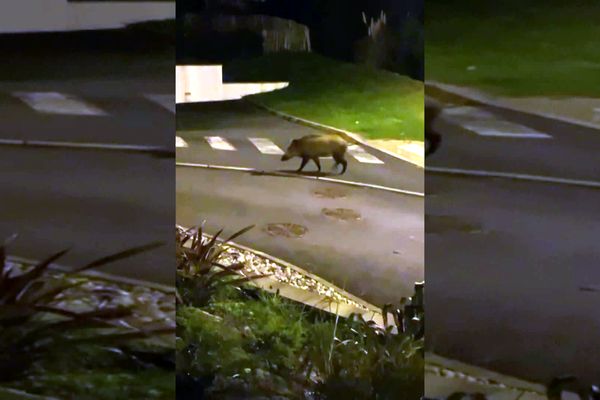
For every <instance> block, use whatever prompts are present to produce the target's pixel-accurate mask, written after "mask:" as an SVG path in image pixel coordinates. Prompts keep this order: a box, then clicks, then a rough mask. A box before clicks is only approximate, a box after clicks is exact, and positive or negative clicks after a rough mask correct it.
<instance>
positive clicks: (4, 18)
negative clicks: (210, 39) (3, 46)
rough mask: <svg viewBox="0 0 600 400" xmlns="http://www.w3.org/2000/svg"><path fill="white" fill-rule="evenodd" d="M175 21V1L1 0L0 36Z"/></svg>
mask: <svg viewBox="0 0 600 400" xmlns="http://www.w3.org/2000/svg"><path fill="white" fill-rule="evenodd" d="M174 18H175V2H106V1H103V2H83V3H70V2H68V1H67V0H0V33H22V32H47V31H69V30H86V29H112V28H120V27H123V26H124V25H127V24H130V23H134V22H143V21H152V20H163V19H174Z"/></svg>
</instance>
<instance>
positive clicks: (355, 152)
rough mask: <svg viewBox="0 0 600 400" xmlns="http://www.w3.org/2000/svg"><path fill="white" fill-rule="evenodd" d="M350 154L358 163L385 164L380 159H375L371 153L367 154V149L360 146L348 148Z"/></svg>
mask: <svg viewBox="0 0 600 400" xmlns="http://www.w3.org/2000/svg"><path fill="white" fill-rule="evenodd" d="M348 153H349V154H350V155H351V156H352V157H354V158H355V159H356V161H358V162H361V163H366V164H383V163H384V162H383V161H381V160H380V159H379V158H377V157H375V156H374V155H373V154H371V153H367V151H365V149H363V148H362V147H360V146H358V145H355V144H354V145H351V146H348Z"/></svg>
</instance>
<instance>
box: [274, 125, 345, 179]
mask: <svg viewBox="0 0 600 400" xmlns="http://www.w3.org/2000/svg"><path fill="white" fill-rule="evenodd" d="M347 148H348V144H347V143H346V142H345V141H344V139H342V138H341V137H339V136H338V135H334V134H328V135H308V136H304V137H301V138H300V139H294V140H292V143H291V144H290V145H289V147H288V148H287V150H286V152H285V154H284V155H283V156H282V157H281V161H287V160H289V159H291V158H294V157H300V158H302V163H301V164H300V168H298V172H300V171H302V169H303V168H304V167H305V166H306V163H308V160H313V161H314V163H315V164H316V165H317V168H318V169H319V172H321V163H320V162H319V157H329V156H332V157H333V159H334V160H335V166H336V168H337V166H338V165H339V164H342V172H341V173H342V174H343V173H344V172H346V168H347V166H348V162H347V161H346V157H345V155H346V149H347Z"/></svg>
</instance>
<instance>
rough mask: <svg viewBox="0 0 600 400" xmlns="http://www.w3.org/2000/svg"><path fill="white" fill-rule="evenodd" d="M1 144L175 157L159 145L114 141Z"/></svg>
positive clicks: (2, 141)
mask: <svg viewBox="0 0 600 400" xmlns="http://www.w3.org/2000/svg"><path fill="white" fill-rule="evenodd" d="M0 146H19V147H38V148H57V149H76V150H100V151H121V152H125V153H144V154H150V155H152V156H155V157H167V158H174V157H175V152H174V151H172V150H170V149H166V148H164V147H158V146H144V145H134V144H133V145H129V144H112V143H77V142H59V141H57V142H55V141H48V140H22V139H0Z"/></svg>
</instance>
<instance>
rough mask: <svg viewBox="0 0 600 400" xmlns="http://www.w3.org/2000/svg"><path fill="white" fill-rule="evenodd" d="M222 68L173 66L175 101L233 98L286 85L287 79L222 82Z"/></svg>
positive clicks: (213, 66)
mask: <svg viewBox="0 0 600 400" xmlns="http://www.w3.org/2000/svg"><path fill="white" fill-rule="evenodd" d="M222 69H223V67H222V66H221V65H178V66H176V67H175V79H176V86H175V101H176V103H197V102H203V101H223V100H235V99H240V98H242V97H244V96H247V95H250V94H257V93H264V92H271V91H273V90H277V89H283V88H285V87H287V86H288V82H258V83H223V72H222Z"/></svg>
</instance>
